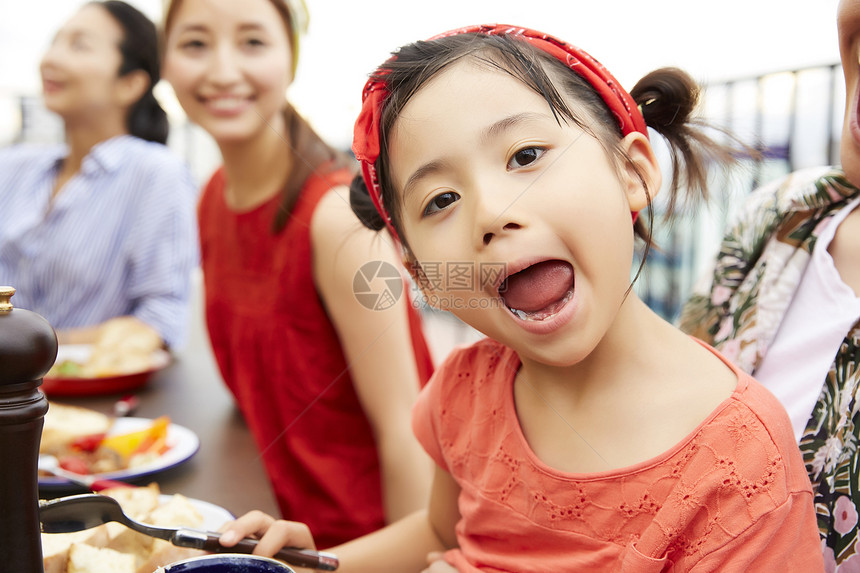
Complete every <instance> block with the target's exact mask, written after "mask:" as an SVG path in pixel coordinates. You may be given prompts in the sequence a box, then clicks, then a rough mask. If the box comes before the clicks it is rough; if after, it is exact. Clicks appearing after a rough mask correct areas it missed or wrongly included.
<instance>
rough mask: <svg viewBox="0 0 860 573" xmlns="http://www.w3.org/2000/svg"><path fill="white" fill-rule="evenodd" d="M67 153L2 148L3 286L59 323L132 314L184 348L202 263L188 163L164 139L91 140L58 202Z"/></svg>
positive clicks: (17, 303) (15, 300)
mask: <svg viewBox="0 0 860 573" xmlns="http://www.w3.org/2000/svg"><path fill="white" fill-rule="evenodd" d="M67 152H68V151H67V148H66V147H65V146H63V145H58V146H53V147H45V146H35V145H19V146H13V147H9V148H6V149H4V150H0V284H4V285H10V286H13V287H15V289H16V290H17V292H16V294H15V296H14V297H12V303H13V304H14V305H15V307H17V308H26V309H29V310H32V311H35V312H37V313H39V314H41V315H42V316H44V317H45V318H46V319H47V320H48V322H50V323H51V324H52V325H53V326H54V328H57V329H66V328H76V327H84V326H91V325H94V324H98V323H100V322H103V321H105V320H107V319H108V318H111V317H115V316H122V315H133V316H135V317H137V318H139V319H140V320H142V321H143V322H145V323H147V324H149V325H151V326H152V327H153V328H155V329H156V330H157V331H158V332H159V333H160V334H161V336H162V338H163V339H164V341H165V342H166V343H167V344H168V345H170V346H171V347H176V346H181V345H182V344H183V343H184V340H185V337H186V331H187V327H188V315H189V297H190V293H191V272H192V270H193V269H194V268H195V267H196V265H197V263H198V246H197V242H198V241H197V220H196V211H195V208H196V201H197V186H196V185H195V183H194V181H193V179H192V177H191V174H190V172H189V170H188V169H187V167H186V165H185V164H184V163H183V162H182V160H181V159H180V158H179V157H177V156H176V155H175V154H174V153H173V152H172V151H170V150H169V149H168V148H167V147H165V146H163V145H159V144H157V143H150V142H147V141H143V140H141V139H138V138H136V137H132V136H129V135H124V136H119V137H114V138H112V139H109V140H107V141H103V142H101V143H99V144H98V145H96V146H95V147H93V148H92V150H91V151H90V153H89V154H88V155H87V156H86V157H85V158H84V161H83V163H82V164H81V169H80V171H79V172H78V173H77V174H76V175H75V176H74V177H72V179H70V180H69V181H68V183H66V184H65V186H64V187H63V189H62V191H61V193H60V194H59V195H57V197H56V198H55V200H54V201H53V203H52V202H51V194H52V191H53V187H54V184H55V183H56V178H57V174H58V172H59V168H60V165H61V162H62V159H63V158H64V157H65V156H66V154H67Z"/></svg>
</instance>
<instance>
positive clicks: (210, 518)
mask: <svg viewBox="0 0 860 573" xmlns="http://www.w3.org/2000/svg"><path fill="white" fill-rule="evenodd" d="M171 497H173V496H172V495H165V494H161V495H159V496H158V501H159V503H162V504H165V503H167V502H168V501H170V498H171ZM188 502H189V503H190V504H191V505H193V506H194V509H196V510H197V511H199V512H200V515H202V516H203V523H202V524H201V525H200V527H198V528H196V529H202V530H204V531H218V530H219V529H221V526H222V525H224V524H225V523H227V522H228V521H233V520H234V519H236V516H235V515H233V514H232V513H230V512H229V511H227V510H226V509H224V508H223V507H221V506H220V505H215V504H214V503H209V502H208V501H202V500H199V499H194V498H191V497H189V498H188Z"/></svg>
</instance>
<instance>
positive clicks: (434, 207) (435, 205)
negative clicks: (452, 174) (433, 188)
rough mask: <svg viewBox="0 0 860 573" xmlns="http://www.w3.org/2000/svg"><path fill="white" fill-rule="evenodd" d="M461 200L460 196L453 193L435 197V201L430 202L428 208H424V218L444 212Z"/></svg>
mask: <svg viewBox="0 0 860 573" xmlns="http://www.w3.org/2000/svg"><path fill="white" fill-rule="evenodd" d="M459 198H460V195H458V194H457V193H454V192H453V191H447V192H445V193H440V194H439V195H436V196H435V197H433V199H431V200H430V203H429V204H428V205H427V207H425V208H424V216H425V217H426V216H427V215H432V214H434V213H438V212H439V211H442V210H443V209H445V208H446V207H448V206H449V205H451V204H452V203H454V202H455V201H457V200H458V199H459Z"/></svg>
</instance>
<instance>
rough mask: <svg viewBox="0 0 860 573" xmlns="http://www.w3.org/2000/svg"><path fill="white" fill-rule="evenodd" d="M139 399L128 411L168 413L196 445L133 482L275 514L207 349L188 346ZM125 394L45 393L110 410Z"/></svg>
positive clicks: (49, 493)
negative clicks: (181, 457) (174, 462)
mask: <svg viewBox="0 0 860 573" xmlns="http://www.w3.org/2000/svg"><path fill="white" fill-rule="evenodd" d="M134 394H135V395H136V396H137V397H138V398H139V400H140V402H139V406H138V408H137V410H136V411H135V412H134V413H133V414H131V415H132V416H136V417H142V418H156V417H158V416H161V415H164V414H166V415H168V416H170V420H171V422H173V423H175V424H179V425H181V426H184V427H186V428H188V429H189V430H191V431H193V432H194V433H195V434H197V436H198V437H199V439H200V449H199V450H198V452H197V453H196V454H195V455H194V456H193V457H191V459H189V460H188V461H187V462H184V463H182V464H179V465H177V466H176V467H174V468H171V469H168V470H165V471H163V472H159V473H156V474H153V475H150V476H146V477H143V478H140V480H138V481H136V482H134V483H138V484H141V485H145V484H147V483H150V482H152V481H155V482H157V483H158V485H159V487H160V489H161V491H162V493H166V494H173V493H181V494H182V495H184V496H186V497H190V498H196V499H200V500H203V501H207V502H210V503H213V504H216V505H219V506H221V507H224V508H225V509H227V510H228V511H230V512H231V513H233V514H234V515H237V516H238V515H241V514H243V513H245V512H247V511H250V510H252V509H260V510H262V511H265V512H266V513H269V514H271V515H275V516H277V515H278V508H277V504H276V502H275V498H274V496H273V494H272V490H271V487H270V485H269V482H268V479H267V478H266V474H265V472H264V470H263V467H262V462H261V460H260V458H259V455H258V451H257V447H256V445H255V443H254V440H253V438H252V436H251V434H250V432H249V430H248V428H247V426H246V424H245V422H244V420H243V419H242V417H241V415H240V414H239V412H238V410H237V409H236V407H235V405H234V403H233V399H232V396H231V395H230V393H229V391H228V390H227V389H226V387H225V386H224V383H223V382H222V381H221V378H220V376H219V374H218V372H217V370H216V368H215V365H214V363H213V362H212V359H211V355H210V354H209V353H208V349H207V350H204V349H201V348H199V347H198V348H196V349H194V350H192V351H186V352H184V353H183V354H182V355H181V356H179V357H177V358H174V361H173V363H172V364H171V365H169V366H168V367H167V368H165V369H164V370H162V371H160V372H159V373H157V374H156V375H155V376H154V377H153V378H151V379H150V380H149V382H148V383H147V384H146V385H145V386H144V387H143V388H141V389H140V390H137V391H136V392H135V393H134ZM123 395H124V394H112V395H103V396H91V397H61V396H48V401H49V403H50V402H52V401H56V402H62V403H65V404H72V405H78V406H84V407H87V408H92V409H94V410H98V411H101V412H104V413H110V412H111V409H112V407H113V404H114V403H115V402H116V401H117V400H118V399H119V398H122V397H123ZM82 491H83V490H81V489H78V490H75V489H65V488H63V489H56V488H45V487H43V488H40V492H39V493H40V496H41V497H57V496H59V495H69V494H71V493H81V492H82Z"/></svg>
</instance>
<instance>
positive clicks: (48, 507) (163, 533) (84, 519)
mask: <svg viewBox="0 0 860 573" xmlns="http://www.w3.org/2000/svg"><path fill="white" fill-rule="evenodd" d="M39 519H40V521H41V522H42V533H69V532H72V531H81V530H84V529H90V528H92V527H97V526H99V525H102V524H103V523H108V522H110V521H116V522H117V523H122V524H123V525H125V526H126V527H128V528H130V529H133V530H135V531H138V532H140V533H143V534H144V535H149V536H151V537H157V538H159V539H164V540H167V541H169V542H170V543H172V544H173V545H177V546H179V547H190V548H192V549H202V550H204V551H211V552H212V553H247V554H250V553H252V552H253V551H254V547H256V546H257V541H256V540H254V539H243V540H242V541H240V542H239V543H237V544H236V545H234V546H233V547H224V546H223V545H221V543H219V541H218V539H219V538H220V536H221V535H220V534H219V533H213V532H210V531H200V530H197V529H189V528H179V529H170V528H165V527H155V526H152V525H147V524H145V523H140V522H139V521H135V520H134V519H131V518H130V517H129V516H127V515H126V514H125V513H124V512H123V510H122V507H121V506H120V504H119V502H118V501H117V500H115V499H114V498H112V497H108V496H106V495H100V494H92V493H89V494H81V495H71V496H66V497H60V498H57V499H51V500H41V501H39ZM274 557H275V558H276V559H280V560H282V561H284V562H285V563H288V564H290V565H295V566H297V567H309V568H311V569H318V570H321V571H335V570H337V567H338V565H339V563H338V559H337V557H336V556H334V555H332V554H331V553H325V552H322V551H312V550H310V549H295V548H291V547H287V548H284V549H281V550H280V551H279V552H278V553H277V554H276V555H275V556H274Z"/></svg>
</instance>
